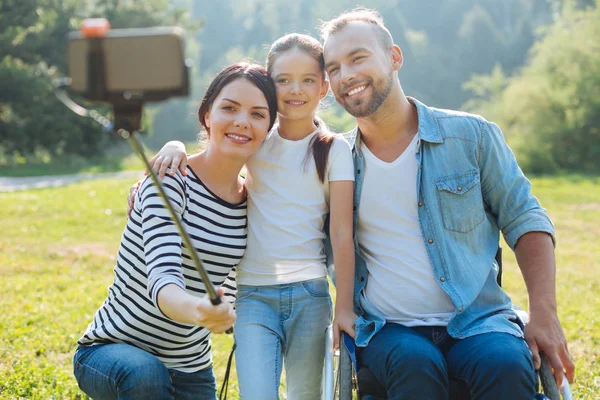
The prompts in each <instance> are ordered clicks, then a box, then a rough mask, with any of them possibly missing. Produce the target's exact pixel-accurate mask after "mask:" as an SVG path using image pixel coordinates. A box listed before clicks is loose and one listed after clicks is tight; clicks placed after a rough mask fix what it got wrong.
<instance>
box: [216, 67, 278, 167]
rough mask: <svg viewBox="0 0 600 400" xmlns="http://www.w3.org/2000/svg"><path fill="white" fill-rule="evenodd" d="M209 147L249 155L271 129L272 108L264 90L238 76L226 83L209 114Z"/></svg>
mask: <svg viewBox="0 0 600 400" xmlns="http://www.w3.org/2000/svg"><path fill="white" fill-rule="evenodd" d="M205 121H206V126H207V127H208V128H209V129H210V143H209V146H215V147H216V148H217V149H218V150H219V152H222V153H224V154H226V155H229V156H233V157H241V158H245V159H246V158H248V157H250V156H251V155H252V154H254V153H255V152H256V151H257V150H258V149H259V147H260V145H261V144H262V142H263V141H264V140H265V138H266V136H267V133H268V131H269V107H268V103H267V100H266V98H265V96H264V94H263V93H262V92H261V90H260V89H259V88H258V87H256V86H255V85H254V84H253V83H252V82H250V81H248V80H247V79H244V78H238V79H236V80H234V81H232V82H230V83H229V84H227V86H225V87H224V88H223V89H222V90H221V93H219V95H218V96H217V98H216V99H215V101H214V103H213V104H212V106H211V108H210V111H209V112H208V113H207V114H206V119H205Z"/></svg>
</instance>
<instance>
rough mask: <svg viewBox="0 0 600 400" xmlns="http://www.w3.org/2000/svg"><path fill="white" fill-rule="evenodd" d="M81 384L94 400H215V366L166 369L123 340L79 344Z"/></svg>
mask: <svg viewBox="0 0 600 400" xmlns="http://www.w3.org/2000/svg"><path fill="white" fill-rule="evenodd" d="M73 364H74V367H75V378H76V379H77V382H78V383H79V387H80V388H81V390H83V391H84V392H85V393H86V394H87V395H88V396H90V397H92V398H93V399H95V400H103V399H140V400H142V399H143V400H155V399H156V400H163V399H181V400H192V399H194V400H198V399H208V400H210V399H216V390H217V389H216V382H215V376H214V374H213V371H212V368H207V369H204V370H201V371H198V372H194V373H184V372H180V371H176V370H173V369H167V367H165V365H164V364H163V363H162V362H161V361H160V360H159V359H158V358H156V357H155V356H153V355H152V354H150V353H148V352H147V351H144V350H142V349H140V348H137V347H135V346H130V345H128V344H123V343H114V344H103V345H96V346H79V348H78V349H77V352H76V353H75V357H74V359H73Z"/></svg>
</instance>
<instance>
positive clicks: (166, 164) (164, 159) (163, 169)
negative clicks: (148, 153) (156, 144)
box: [145, 140, 187, 179]
mask: <svg viewBox="0 0 600 400" xmlns="http://www.w3.org/2000/svg"><path fill="white" fill-rule="evenodd" d="M150 166H151V167H152V170H153V171H154V172H155V173H157V174H158V178H159V179H162V178H164V177H165V174H167V173H168V174H169V175H174V174H175V171H176V170H177V169H178V168H179V171H181V174H182V175H184V176H185V175H187V172H186V170H185V169H186V167H187V154H186V152H185V146H184V144H183V143H181V142H179V141H177V140H172V141H170V142H167V143H166V144H165V145H164V146H163V147H162V149H160V151H159V152H158V154H156V155H155V156H154V157H152V158H151V159H150ZM169 168H170V169H169ZM167 170H168V171H167ZM148 172H149V171H148V170H146V173H145V174H146V175H148Z"/></svg>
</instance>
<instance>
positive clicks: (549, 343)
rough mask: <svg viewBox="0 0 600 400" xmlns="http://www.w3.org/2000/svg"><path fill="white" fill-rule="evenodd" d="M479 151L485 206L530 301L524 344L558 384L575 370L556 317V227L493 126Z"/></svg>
mask: <svg viewBox="0 0 600 400" xmlns="http://www.w3.org/2000/svg"><path fill="white" fill-rule="evenodd" d="M482 128H483V131H482V137H481V145H480V170H481V186H482V194H483V197H484V201H485V202H486V204H487V205H488V206H489V207H490V210H491V213H492V214H494V216H495V217H496V221H497V224H498V227H499V228H500V229H501V230H502V233H503V235H504V239H505V240H506V243H508V245H509V246H510V247H511V248H512V249H513V250H514V251H515V255H516V256H517V262H518V264H519V267H520V269H521V273H522V274H523V279H524V280H525V285H526V286H527V293H528V296H529V310H530V320H529V323H528V324H527V326H526V328H525V340H526V341H527V344H528V345H529V347H530V350H531V353H532V355H533V360H534V364H535V367H536V369H537V368H539V367H540V357H539V352H540V351H543V352H544V354H545V355H546V357H547V358H548V360H549V362H550V365H552V368H554V376H555V379H556V382H557V384H559V385H560V384H562V376H563V368H564V369H565V370H566V372H567V377H568V379H569V381H572V380H573V377H574V370H575V367H574V365H573V362H572V361H571V358H570V356H569V353H568V351H567V344H566V339H565V335H564V333H563V330H562V327H561V324H560V321H559V319H558V315H557V312H556V308H557V307H556V278H555V276H556V265H555V262H554V236H553V235H554V227H553V225H552V222H551V221H550V218H548V215H547V213H546V210H544V209H543V208H542V207H541V205H540V204H539V202H538V200H537V199H536V198H535V197H534V196H533V194H531V182H529V180H528V179H527V178H526V177H525V176H524V175H523V172H522V171H521V169H520V168H519V166H518V164H517V160H516V159H515V157H514V155H513V153H512V151H511V150H510V148H509V147H508V145H507V144H506V141H505V140H504V136H503V135H502V132H501V131H500V128H498V126H497V125H496V124H492V123H489V122H483V126H482Z"/></svg>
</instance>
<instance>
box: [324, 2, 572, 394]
mask: <svg viewBox="0 0 600 400" xmlns="http://www.w3.org/2000/svg"><path fill="white" fill-rule="evenodd" d="M322 34H323V39H324V40H325V42H324V47H325V54H324V57H325V66H326V70H327V73H328V75H329V79H330V84H331V88H332V90H333V92H334V94H335V97H336V100H337V101H338V102H339V103H340V104H341V105H342V106H343V107H344V108H345V109H346V111H348V112H349V113H350V114H352V115H353V116H354V117H356V119H357V123H358V126H357V128H356V129H355V130H354V131H352V132H350V133H349V136H348V138H349V140H350V143H351V145H352V147H353V154H354V162H355V176H356V184H355V200H354V201H355V216H354V222H355V232H356V238H355V244H356V248H357V255H358V256H357V264H356V280H355V305H356V312H357V314H358V315H359V318H358V319H357V321H356V342H357V345H358V346H360V347H364V349H363V350H362V352H361V362H362V364H363V365H365V366H367V367H368V368H369V369H370V370H371V371H372V372H373V373H374V375H375V376H376V378H377V380H378V381H379V382H380V383H382V384H383V385H384V386H385V388H386V391H387V393H388V397H389V399H400V398H402V399H444V398H448V378H449V377H450V378H453V379H460V380H463V381H465V382H466V383H467V385H468V387H469V390H470V392H471V396H472V397H473V398H474V399H500V398H502V399H506V398H511V399H512V400H516V399H528V400H529V399H532V398H533V396H534V393H535V387H534V382H535V377H534V365H535V367H536V368H537V367H539V365H540V357H539V352H540V351H543V352H544V353H545V354H546V356H547V357H548V359H549V361H550V364H551V366H552V367H553V369H554V371H555V377H556V380H557V382H559V383H560V382H561V380H562V373H563V369H564V370H566V373H567V377H568V379H569V380H572V379H573V377H574V365H573V363H572V361H571V359H570V356H569V353H568V350H567V344H566V340H565V337H564V334H563V331H562V328H561V325H560V321H559V320H558V316H557V312H556V299H555V263H554V230H553V225H552V223H551V221H550V219H549V218H548V216H547V215H546V212H545V210H544V209H542V208H541V207H540V204H539V203H538V201H537V199H536V198H535V197H533V196H532V194H531V192H530V189H531V184H530V183H529V181H528V180H527V179H526V178H525V177H524V176H523V174H522V172H521V170H520V169H519V167H518V165H517V163H516V160H515V158H514V156H513V154H512V152H511V151H510V149H509V148H508V146H507V145H506V143H505V141H504V138H503V136H502V133H501V132H500V129H499V128H498V126H496V125H495V124H492V123H490V122H487V121H486V120H484V119H483V118H481V117H479V116H475V115H470V114H466V113H459V112H455V111H446V110H438V109H434V108H430V107H427V106H426V105H424V104H422V103H420V102H419V101H417V100H416V99H412V98H410V97H406V96H405V94H404V92H403V90H402V87H401V85H400V81H399V78H398V74H397V71H398V70H399V69H400V68H401V67H402V62H403V59H402V52H401V50H400V48H399V47H398V46H397V45H395V44H394V42H393V39H392V37H391V35H390V33H389V31H388V30H387V29H386V28H385V26H384V24H383V20H382V19H381V17H380V16H379V14H378V13H377V12H375V11H373V10H367V9H355V10H353V11H350V12H347V13H344V14H342V15H340V16H339V17H337V18H335V19H333V20H331V21H328V22H326V23H325V24H324V25H323V28H322ZM500 231H502V233H503V235H504V237H505V239H506V241H507V243H508V245H509V246H510V247H511V248H513V249H514V251H515V253H516V257H517V261H518V264H519V267H520V268H521V271H522V274H523V277H524V279H525V283H526V285H527V290H528V294H529V313H530V321H529V323H528V325H527V328H526V330H525V333H524V334H523V332H522V330H521V328H520V326H519V325H517V323H516V322H515V320H516V316H515V314H514V312H513V311H512V309H511V307H512V304H511V301H510V299H509V297H508V296H507V295H506V293H505V292H504V291H503V290H502V289H501V288H500V286H499V285H498V284H497V283H496V276H497V272H498V271H497V269H498V266H497V263H496V262H495V261H494V256H495V254H496V251H497V248H498V241H499V232H500ZM523 337H524V339H523ZM528 345H529V346H528ZM532 356H533V357H532Z"/></svg>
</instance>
